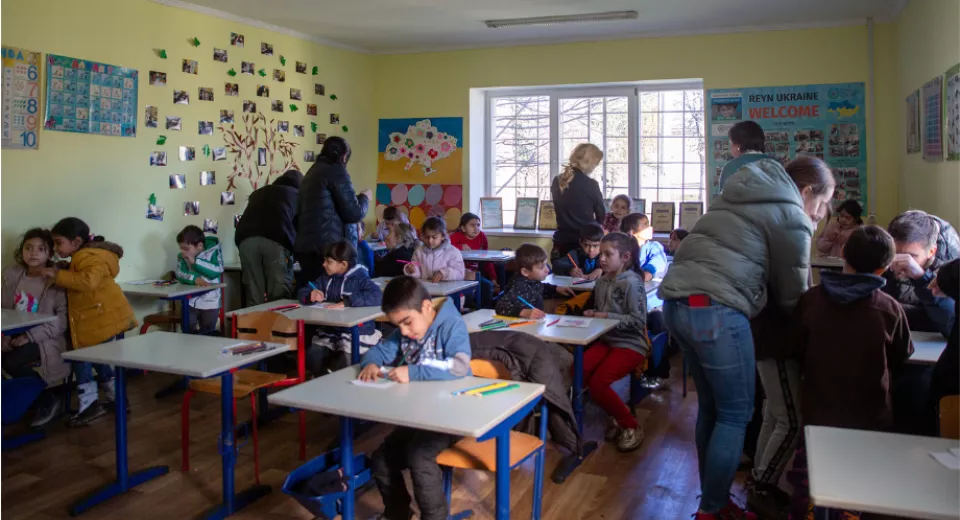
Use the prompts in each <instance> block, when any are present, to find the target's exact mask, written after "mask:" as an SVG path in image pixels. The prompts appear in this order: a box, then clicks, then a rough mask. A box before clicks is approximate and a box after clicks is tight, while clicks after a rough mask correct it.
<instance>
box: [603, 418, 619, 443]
mask: <svg viewBox="0 0 960 520" xmlns="http://www.w3.org/2000/svg"><path fill="white" fill-rule="evenodd" d="M618 437H620V425H619V424H617V420H616V419H614V418H613V417H607V429H606V430H605V431H604V432H603V438H604V439H606V440H607V442H613V441H615V440H617V438H618Z"/></svg>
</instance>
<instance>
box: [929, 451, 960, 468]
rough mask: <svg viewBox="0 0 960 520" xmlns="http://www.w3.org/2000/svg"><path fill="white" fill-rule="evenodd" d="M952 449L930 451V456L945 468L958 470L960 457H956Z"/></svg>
mask: <svg viewBox="0 0 960 520" xmlns="http://www.w3.org/2000/svg"><path fill="white" fill-rule="evenodd" d="M953 451H954V450H950V451H931V452H930V456H931V457H933V458H934V459H936V461H937V462H939V463H940V464H943V466H944V467H945V468H947V469H952V470H955V471H960V458H958V457H957V456H956V455H955V454H954V453H953Z"/></svg>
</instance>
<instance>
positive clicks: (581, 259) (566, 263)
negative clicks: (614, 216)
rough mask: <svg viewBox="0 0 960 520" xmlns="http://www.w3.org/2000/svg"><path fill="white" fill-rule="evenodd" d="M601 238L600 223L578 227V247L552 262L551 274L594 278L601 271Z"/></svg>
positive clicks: (601, 272) (598, 275) (601, 229)
mask: <svg viewBox="0 0 960 520" xmlns="http://www.w3.org/2000/svg"><path fill="white" fill-rule="evenodd" d="M601 240H603V228H602V227H600V224H587V225H586V226H583V228H581V229H580V248H579V249H575V250H573V251H570V252H569V253H568V254H567V256H564V257H562V258H558V259H557V260H556V261H555V262H554V263H553V274H555V275H559V276H573V277H575V278H586V279H588V280H596V279H597V278H600V276H601V275H602V274H603V271H602V270H601V269H600V241H601Z"/></svg>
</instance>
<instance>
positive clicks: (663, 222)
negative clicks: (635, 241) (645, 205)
mask: <svg viewBox="0 0 960 520" xmlns="http://www.w3.org/2000/svg"><path fill="white" fill-rule="evenodd" d="M676 210H677V207H676V206H675V205H674V204H673V202H654V203H653V204H651V205H650V217H651V218H650V226H651V227H653V230H654V231H655V232H657V233H670V232H671V231H673V226H674V221H675V218H674V217H676Z"/></svg>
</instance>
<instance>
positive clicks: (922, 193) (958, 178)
mask: <svg viewBox="0 0 960 520" xmlns="http://www.w3.org/2000/svg"><path fill="white" fill-rule="evenodd" d="M896 43H897V45H896V51H897V57H898V74H897V77H898V80H899V81H898V92H897V98H896V99H895V100H894V101H895V103H894V104H893V105H892V106H893V107H896V110H897V114H898V118H897V121H898V129H899V132H898V133H897V141H896V147H897V151H898V159H899V166H900V177H899V186H900V190H901V191H900V209H904V210H905V209H912V208H918V209H923V210H925V211H929V212H932V213H935V214H937V215H939V216H941V217H943V218H945V219H947V220H948V221H950V222H952V223H953V224H954V225H957V224H958V223H960V162H958V161H952V162H941V163H930V162H926V161H924V160H923V155H922V154H921V153H915V154H909V155H908V154H907V153H906V145H905V143H906V137H905V134H906V115H905V110H904V99H905V98H906V97H907V96H908V95H909V94H910V93H912V92H913V91H914V90H917V89H919V88H921V87H922V86H923V84H924V83H926V82H927V81H929V80H931V79H933V78H934V77H935V76H938V75H941V74H943V73H944V72H945V71H946V70H947V69H948V68H950V67H952V66H953V65H956V64H957V63H960V1H957V0H911V1H910V2H909V3H908V4H907V6H906V7H905V8H904V9H903V12H901V13H900V17H899V18H898V19H897V38H896ZM922 113H923V112H922V111H921V117H922Z"/></svg>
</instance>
